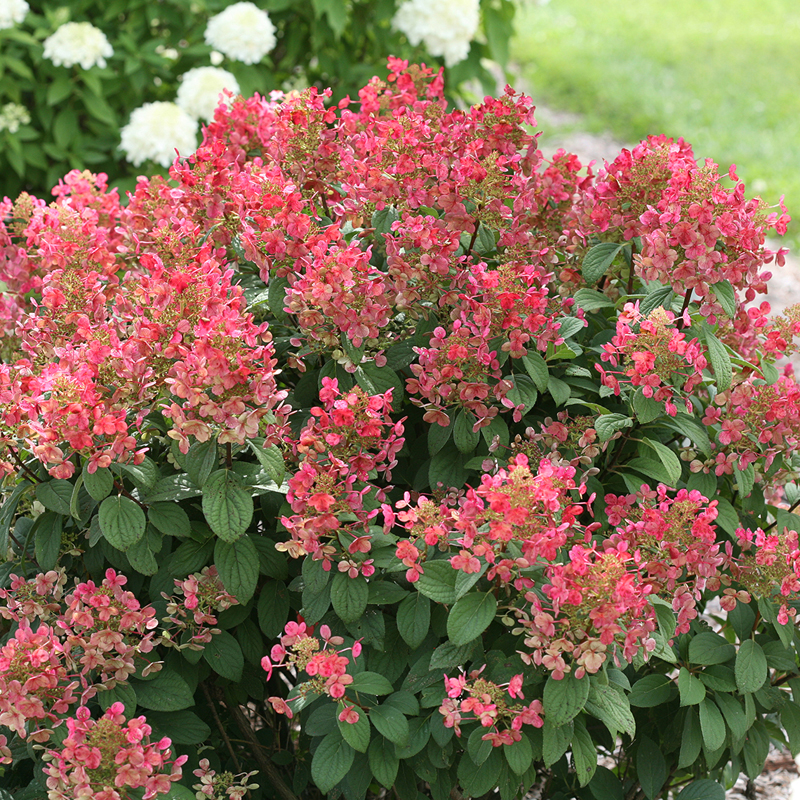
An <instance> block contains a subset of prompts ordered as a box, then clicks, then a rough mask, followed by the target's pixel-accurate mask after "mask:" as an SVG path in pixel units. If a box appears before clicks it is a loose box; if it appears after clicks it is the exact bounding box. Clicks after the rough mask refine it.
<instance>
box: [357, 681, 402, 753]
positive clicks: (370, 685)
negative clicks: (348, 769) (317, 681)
mask: <svg viewBox="0 0 800 800" xmlns="http://www.w3.org/2000/svg"><path fill="white" fill-rule="evenodd" d="M347 688H348V691H349V690H350V689H353V690H355V691H357V692H364V693H365V694H374V695H375V696H376V697H379V696H380V695H383V694H391V693H392V692H393V691H394V687H393V686H392V684H391V681H389V680H388V679H387V678H386V677H385V676H383V675H381V674H380V673H378V672H359V673H358V674H357V675H354V676H353V682H352V683H351V684H350V686H348V687H347ZM362 752H365V751H362Z"/></svg>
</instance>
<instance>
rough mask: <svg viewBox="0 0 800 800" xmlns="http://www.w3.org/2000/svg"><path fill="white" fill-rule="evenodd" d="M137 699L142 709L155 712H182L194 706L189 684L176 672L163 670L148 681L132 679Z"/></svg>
mask: <svg viewBox="0 0 800 800" xmlns="http://www.w3.org/2000/svg"><path fill="white" fill-rule="evenodd" d="M131 685H132V686H133V688H134V689H135V690H136V699H137V702H138V704H139V705H140V706H141V707H142V708H148V709H152V710H153V711H181V710H182V709H184V708H189V707H190V706H193V705H194V695H193V692H192V690H191V689H190V688H189V684H188V683H186V681H185V680H184V679H183V678H182V677H181V676H180V675H178V673H177V672H175V671H174V670H161V672H159V673H158V674H157V675H156V677H155V678H153V679H152V680H148V681H139V680H136V679H134V678H132V679H131Z"/></svg>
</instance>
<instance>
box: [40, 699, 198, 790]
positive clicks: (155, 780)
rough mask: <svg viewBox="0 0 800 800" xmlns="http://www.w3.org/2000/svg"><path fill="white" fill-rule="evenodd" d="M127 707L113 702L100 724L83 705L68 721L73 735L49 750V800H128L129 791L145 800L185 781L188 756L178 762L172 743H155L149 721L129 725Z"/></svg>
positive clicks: (133, 720) (138, 721) (69, 729)
mask: <svg viewBox="0 0 800 800" xmlns="http://www.w3.org/2000/svg"><path fill="white" fill-rule="evenodd" d="M124 710H125V707H124V706H123V705H122V703H113V704H112V705H111V706H110V707H109V708H108V709H107V710H106V712H105V714H103V716H102V717H100V719H93V718H92V716H91V713H90V712H89V709H88V708H86V706H81V707H80V708H78V709H77V711H76V712H75V716H74V717H71V718H69V719H67V722H66V724H67V731H68V733H67V736H66V738H65V739H64V741H63V742H62V743H61V745H60V746H59V748H58V749H52V750H48V751H47V755H46V759H47V760H48V761H49V764H48V766H47V769H46V770H45V772H46V775H47V789H48V797H49V798H52V800H74V798H76V797H92V798H93V799H94V800H124V799H125V798H126V797H128V791H127V790H129V789H139V788H143V789H144V795H143V800H151V798H154V797H156V796H158V795H160V794H166V793H167V792H169V790H170V784H171V783H172V782H173V781H177V780H180V778H181V766H182V765H183V764H184V763H186V761H187V760H188V756H178V757H177V758H174V759H173V758H172V751H171V746H172V743H171V741H170V740H169V739H168V738H166V737H164V738H163V739H161V740H159V741H158V742H151V741H150V738H149V737H150V733H151V732H152V729H151V728H150V726H149V725H148V724H147V722H146V720H145V718H144V717H134V718H133V719H130V720H126V719H125V714H124Z"/></svg>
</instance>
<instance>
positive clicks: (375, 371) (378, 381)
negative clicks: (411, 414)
mask: <svg viewBox="0 0 800 800" xmlns="http://www.w3.org/2000/svg"><path fill="white" fill-rule="evenodd" d="M355 379H356V383H357V384H358V385H359V386H360V387H361V388H362V389H363V390H364V391H365V392H368V393H369V394H371V395H376V394H384V393H385V392H387V391H389V389H391V390H392V407H393V408H400V406H401V405H402V403H403V382H402V381H401V380H400V378H399V377H398V375H397V373H396V372H395V371H394V370H393V369H392V368H391V367H378V366H376V365H375V363H374V362H368V363H366V364H362V365H361V366H359V367H358V368H357V369H356V371H355Z"/></svg>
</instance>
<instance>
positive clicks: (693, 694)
mask: <svg viewBox="0 0 800 800" xmlns="http://www.w3.org/2000/svg"><path fill="white" fill-rule="evenodd" d="M678 691H679V692H680V695H681V705H682V706H696V705H697V704H698V703H701V702H702V701H703V700H704V699H705V696H706V687H705V686H704V685H703V682H702V681H701V680H700V679H699V678H695V676H694V675H692V673H691V672H689V670H688V669H686V667H681V671H680V673H679V674H678Z"/></svg>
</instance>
